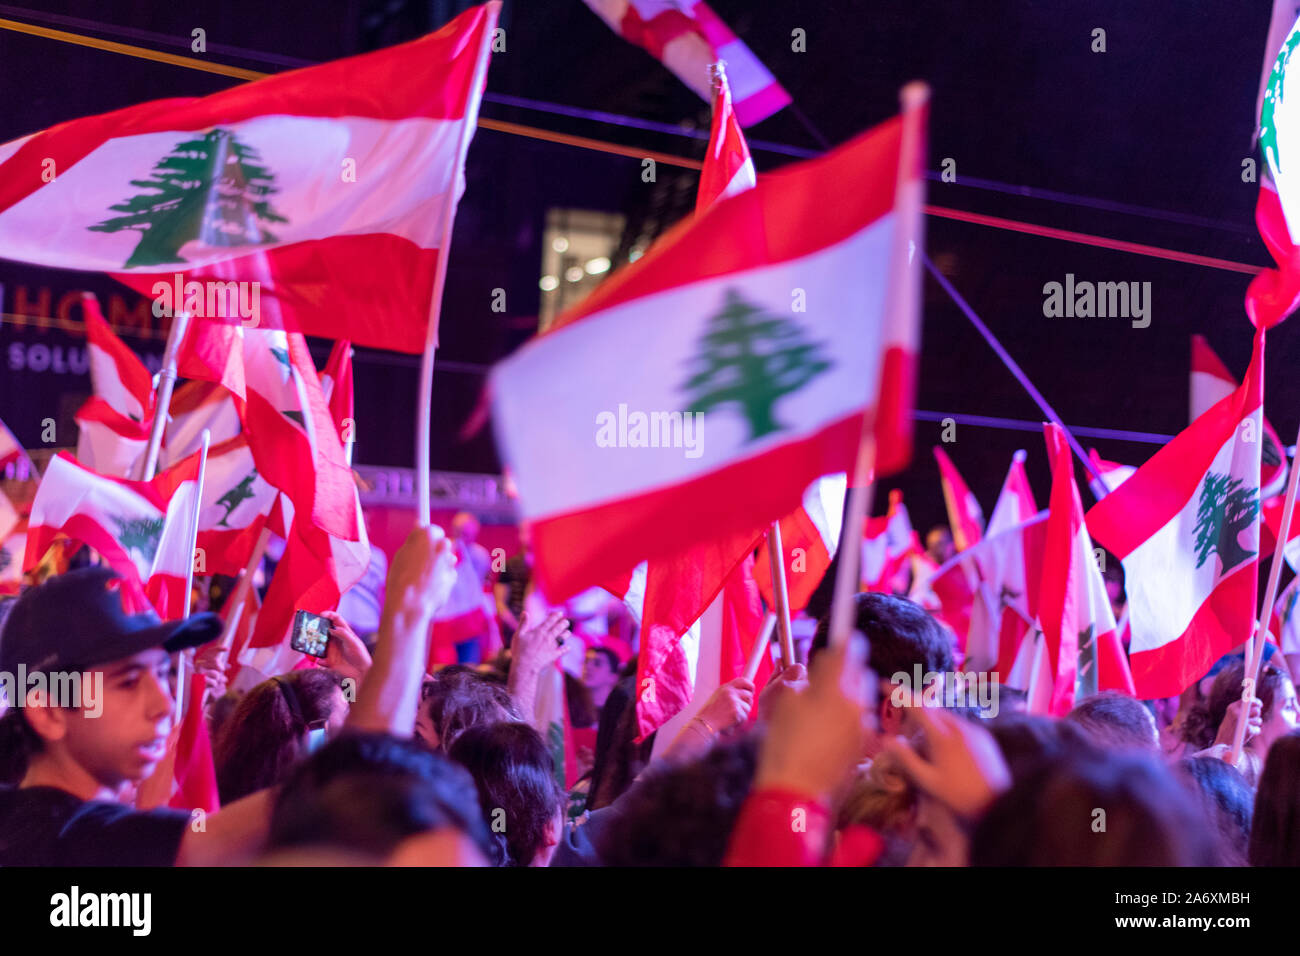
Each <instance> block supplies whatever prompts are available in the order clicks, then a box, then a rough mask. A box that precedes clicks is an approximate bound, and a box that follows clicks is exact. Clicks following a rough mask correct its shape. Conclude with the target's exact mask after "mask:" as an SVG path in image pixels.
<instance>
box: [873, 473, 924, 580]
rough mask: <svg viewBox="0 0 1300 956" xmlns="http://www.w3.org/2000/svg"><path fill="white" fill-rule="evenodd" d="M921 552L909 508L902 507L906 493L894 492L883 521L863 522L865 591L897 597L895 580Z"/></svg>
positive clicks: (879, 519)
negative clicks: (894, 585)
mask: <svg viewBox="0 0 1300 956" xmlns="http://www.w3.org/2000/svg"><path fill="white" fill-rule="evenodd" d="M922 550H923V549H922V548H921V545H920V542H919V541H918V540H917V537H916V532H915V531H913V530H912V519H911V517H910V516H909V515H908V513H907V505H905V504H903V493H902V491H900V490H899V489H897V488H895V489H893V490H892V491H890V493H889V510H888V511H887V512H886V513H885V514H884V515H883V516H881V517H878V518H870V517H869V518H866V519H864V520H863V528H862V561H861V564H860V566H859V570H860V572H861V577H862V581H861V587H862V590H864V591H878V592H880V593H883V594H892V593H894V591H893V583H892V582H893V580H894V577H895V576H896V575H897V574H898V573H899V572H900V571H901V570H902V569H903V567H904V565H906V564H907V563H908V561H910V560H911V559H912V557H913V555H916V554H920V553H921V552H922Z"/></svg>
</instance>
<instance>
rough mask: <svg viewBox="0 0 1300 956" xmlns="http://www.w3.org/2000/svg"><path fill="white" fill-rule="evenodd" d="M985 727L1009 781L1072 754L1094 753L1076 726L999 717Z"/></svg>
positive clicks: (1045, 719) (1024, 716)
mask: <svg viewBox="0 0 1300 956" xmlns="http://www.w3.org/2000/svg"><path fill="white" fill-rule="evenodd" d="M986 726H987V727H988V729H989V732H990V733H992V734H993V739H994V741H995V742H996V743H997V745H998V749H999V750H1001V751H1002V758H1003V759H1004V760H1005V761H1006V762H1007V769H1008V770H1010V771H1011V779H1012V780H1017V781H1018V780H1023V779H1024V778H1025V777H1027V776H1029V774H1031V773H1033V772H1035V771H1037V770H1039V769H1041V768H1042V767H1043V766H1045V765H1048V764H1052V763H1055V762H1056V761H1058V760H1061V759H1062V758H1063V757H1065V756H1067V755H1068V754H1071V753H1074V752H1075V751H1079V750H1087V749H1095V748H1093V743H1092V741H1091V740H1090V739H1089V738H1088V736H1087V735H1086V734H1085V733H1084V732H1083V730H1082V729H1080V728H1079V727H1078V726H1077V725H1076V724H1070V723H1066V722H1065V721H1063V720H1053V719H1052V718H1051V717H1043V716H1041V715H1039V714H1017V713H1009V714H999V715H998V716H997V717H996V718H994V719H993V720H992V721H989V722H988V723H987V724H986Z"/></svg>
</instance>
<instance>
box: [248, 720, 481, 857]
mask: <svg viewBox="0 0 1300 956" xmlns="http://www.w3.org/2000/svg"><path fill="white" fill-rule="evenodd" d="M445 828H453V829H456V830H459V831H460V832H461V833H464V834H465V835H466V836H468V837H469V838H470V839H471V840H473V841H474V842H475V843H476V844H477V845H478V847H479V848H480V849H481V850H482V851H483V853H484V855H487V853H488V852H489V850H490V846H491V841H490V840H489V838H488V833H487V827H486V826H485V825H484V823H483V817H482V814H481V813H480V812H479V805H478V796H477V794H476V792H475V790H474V781H473V780H471V779H470V776H469V774H467V773H466V772H465V771H464V769H462V768H461V767H458V766H456V765H455V764H453V763H452V762H451V761H449V760H447V759H446V758H445V757H441V756H439V755H438V754H435V753H433V752H432V751H430V750H429V749H428V748H427V747H422V746H420V745H419V744H418V743H416V742H414V741H410V740H398V739H397V738H396V737H391V736H389V735H388V734H374V733H346V734H342V735H340V736H339V737H337V738H336V739H334V740H331V741H330V742H329V743H327V744H326V745H325V746H324V747H322V748H321V749H320V750H318V751H316V752H315V753H313V754H312V755H311V756H309V757H308V758H307V759H306V760H304V761H303V762H302V763H300V764H299V765H298V766H297V767H295V768H294V770H293V771H292V772H291V773H290V774H289V776H288V778H287V779H286V780H285V782H284V785H283V786H282V787H281V788H280V791H279V793H278V794H276V797H275V804H274V806H273V808H272V810H271V832H270V839H269V844H270V847H271V848H272V849H286V848H290V847H306V846H331V847H336V848H340V849H345V850H352V851H356V852H360V853H365V854H369V855H371V856H374V857H379V858H382V857H386V856H388V855H389V854H390V853H392V852H393V850H394V849H396V847H397V845H398V844H399V843H400V842H401V841H402V840H404V839H406V838H407V837H409V836H414V835H416V834H419V833H426V832H429V831H431V830H440V829H445Z"/></svg>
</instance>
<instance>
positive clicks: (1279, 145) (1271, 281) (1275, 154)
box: [1246, 0, 1300, 328]
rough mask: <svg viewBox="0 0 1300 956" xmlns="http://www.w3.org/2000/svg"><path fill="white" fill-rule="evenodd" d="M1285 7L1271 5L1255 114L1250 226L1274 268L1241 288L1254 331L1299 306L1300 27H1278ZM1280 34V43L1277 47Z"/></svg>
mask: <svg viewBox="0 0 1300 956" xmlns="http://www.w3.org/2000/svg"><path fill="white" fill-rule="evenodd" d="M1286 6H1287V5H1286V4H1284V3H1283V0H1277V3H1276V4H1275V6H1274V11H1273V22H1272V23H1271V24H1270V28H1269V39H1268V43H1269V49H1268V50H1266V51H1265V56H1266V58H1269V59H1271V61H1272V64H1273V66H1272V70H1271V71H1270V72H1269V74H1268V79H1267V81H1266V83H1265V84H1264V88H1263V91H1262V95H1261V97H1260V111H1259V114H1258V116H1259V145H1260V149H1261V150H1262V151H1263V154H1264V160H1265V163H1266V165H1267V168H1266V170H1265V175H1263V176H1261V177H1260V183H1259V198H1258V199H1257V201H1256V203H1255V225H1256V226H1257V228H1258V229H1259V235H1260V238H1261V239H1263V240H1264V245H1265V246H1266V247H1267V248H1268V252H1269V255H1271V256H1272V257H1273V261H1274V262H1276V263H1277V268H1276V269H1265V270H1263V271H1262V272H1260V273H1259V275H1257V276H1255V278H1254V279H1252V280H1251V282H1250V286H1249V287H1248V288H1247V289H1246V315H1247V316H1249V317H1250V321H1251V322H1253V323H1254V324H1255V326H1256V327H1258V328H1270V327H1272V326H1274V325H1276V324H1277V323H1278V322H1281V321H1282V320H1283V319H1285V318H1286V317H1287V316H1288V315H1290V314H1291V312H1292V311H1294V310H1295V308H1296V306H1297V305H1300V247H1297V245H1296V242H1295V237H1296V236H1298V235H1300V177H1298V176H1297V175H1296V173H1295V168H1294V167H1295V165H1296V161H1297V159H1298V158H1300V122H1297V119H1296V112H1297V108H1300V70H1297V69H1293V68H1292V62H1291V61H1292V59H1293V58H1294V56H1295V51H1296V48H1297V46H1300V23H1297V21H1296V20H1295V19H1294V18H1292V19H1291V22H1290V26H1289V29H1288V28H1287V27H1283V26H1282V24H1283V23H1284V22H1285V18H1287V17H1288V16H1289V14H1290V11H1289V10H1286V9H1285V7H1286ZM1280 34H1281V35H1283V39H1281V41H1280V42H1279V35H1280ZM1272 58H1275V59H1272ZM1266 62H1267V60H1266ZM1298 62H1300V61H1298Z"/></svg>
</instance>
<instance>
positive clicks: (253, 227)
mask: <svg viewBox="0 0 1300 956" xmlns="http://www.w3.org/2000/svg"><path fill="white" fill-rule="evenodd" d="M499 9H500V4H499V3H496V2H493V3H488V4H484V5H483V6H478V7H473V8H471V9H469V10H467V11H466V12H465V13H463V14H461V15H460V16H459V17H457V18H456V19H455V20H453V21H452V22H451V23H449V24H447V25H446V26H445V27H443V28H442V29H441V30H439V31H438V32H436V33H433V34H430V35H429V36H425V37H422V38H420V39H418V40H414V41H412V42H410V43H404V44H401V45H398V46H394V47H390V48H388V49H383V50H378V51H375V52H373V53H366V54H363V55H361V56H355V57H350V58H348V59H344V60H338V61H336V62H333V63H326V64H323V65H321V66H313V67H307V68H305V69H301V70H292V71H289V72H286V73H281V74H278V75H276V76H271V77H268V78H266V79H262V80H258V81H256V82H253V83H248V84H244V85H242V86H236V87H233V88H232V89H228V90H223V91H222V92H220V93H215V94H213V95H211V96H206V97H203V98H201V99H192V98H191V99H182V98H178V99H169V100H157V101H154V102H151V103H144V104H141V105H139V106H132V107H128V108H126V109H121V110H117V111H115V112H112V113H106V114H103V115H101V116H91V117H87V118H85V119H78V120H72V121H69V122H66V123H62V124H60V125H58V126H54V127H51V128H50V129H47V130H43V131H41V132H39V133H36V134H35V135H32V136H28V137H26V138H24V139H21V140H16V141H14V142H11V143H8V144H5V145H3V146H0V256H2V257H4V258H8V259H17V260H20V261H23V262H30V263H35V264H38V265H44V266H53V267H56V268H61V269H82V270H91V271H96V272H107V273H113V274H116V276H117V278H119V279H120V280H122V281H123V282H125V283H127V284H128V285H130V286H131V287H132V288H134V289H136V290H138V291H140V292H141V293H142V294H145V295H148V296H153V297H154V298H155V299H156V300H157V301H160V302H162V303H164V304H165V305H167V306H168V307H170V308H171V309H172V310H174V311H179V310H181V309H184V310H186V311H190V312H192V313H193V314H194V315H196V316H199V315H202V316H204V317H206V318H208V319H218V320H222V321H228V322H233V323H237V324H246V325H259V324H261V323H262V322H263V319H264V316H263V315H262V314H261V308H260V307H261V306H262V305H264V304H265V302H266V300H267V299H268V298H270V297H275V298H278V299H279V301H280V304H281V305H282V310H281V311H280V313H279V317H280V318H281V319H282V320H283V321H285V322H288V323H290V325H289V327H290V328H292V329H295V330H299V331H304V332H307V333H310V334H313V335H322V336H325V337H327V338H332V339H337V338H351V339H352V340H353V341H356V342H359V343H362V344H365V345H373V346H376V347H378V348H386V349H394V350H397V351H403V352H420V351H422V350H423V348H424V344H425V338H426V330H427V326H428V322H429V302H430V298H431V295H432V292H433V283H434V272H435V267H436V264H437V261H438V257H439V256H440V255H445V254H446V250H444V249H440V248H439V243H440V242H441V241H442V234H443V226H444V220H445V216H446V215H447V214H448V213H449V210H450V208H451V207H452V206H453V205H454V203H451V204H449V202H448V199H449V197H459V195H460V194H461V193H462V192H463V190H464V173H463V170H462V168H461V164H462V162H463V156H462V145H463V142H464V141H466V140H467V136H468V134H469V132H470V131H472V129H473V128H474V127H475V125H476V124H477V119H478V105H479V97H480V96H481V94H482V90H483V86H484V83H485V80H486V73H487V59H488V52H489V44H490V42H491V37H492V31H493V28H494V27H495V25H496V19H497V13H498V11H499ZM51 162H53V164H54V167H53V168H55V169H57V170H58V176H57V177H56V178H52V177H49V176H42V175H41V172H42V169H48V168H49V164H50V163H51ZM190 282H194V285H193V286H190V285H189V283H190ZM255 283H256V285H255Z"/></svg>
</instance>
